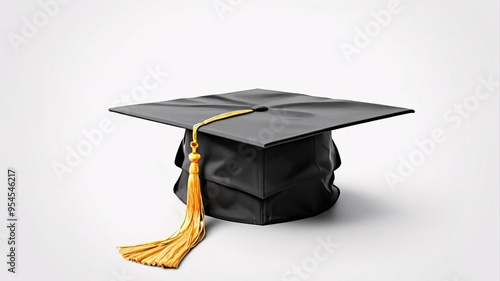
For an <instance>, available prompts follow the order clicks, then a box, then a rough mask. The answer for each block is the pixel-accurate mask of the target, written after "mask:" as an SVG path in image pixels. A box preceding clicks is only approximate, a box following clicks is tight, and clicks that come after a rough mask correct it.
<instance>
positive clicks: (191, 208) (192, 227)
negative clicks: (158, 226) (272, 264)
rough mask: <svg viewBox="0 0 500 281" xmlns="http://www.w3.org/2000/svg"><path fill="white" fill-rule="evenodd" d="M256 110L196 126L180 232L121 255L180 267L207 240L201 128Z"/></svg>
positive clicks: (122, 249) (125, 248)
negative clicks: (200, 162) (200, 176)
mask: <svg viewBox="0 0 500 281" xmlns="http://www.w3.org/2000/svg"><path fill="white" fill-rule="evenodd" d="M253 111H254V110H252V109H244V110H236V111H231V112H227V113H223V114H220V115H217V116H214V117H212V118H209V119H207V120H205V121H203V122H200V123H198V124H196V125H194V126H193V141H192V142H191V143H190V146H191V153H190V154H189V160H190V161H191V164H190V166H189V178H188V188H187V202H186V215H185V216H184V221H183V222H182V224H181V226H180V227H179V229H178V230H177V231H176V232H175V233H174V234H172V235H171V236H170V237H169V238H167V239H165V240H160V241H155V242H150V243H145V244H140V245H135V246H122V247H118V248H119V252H120V254H121V255H122V256H123V257H124V258H125V259H128V260H133V261H136V262H140V263H142V264H147V265H152V266H161V267H169V268H177V267H178V266H179V263H180V262H181V260H182V259H183V258H184V257H185V256H186V255H187V253H188V252H189V251H190V250H191V249H192V248H194V247H195V246H196V245H197V244H198V243H199V242H201V240H203V238H205V212H204V210H203V200H202V197H201V189H200V178H199V176H198V173H199V171H200V168H199V165H198V162H199V161H200V159H201V155H200V154H199V153H198V152H197V149H198V142H197V133H198V129H199V128H200V127H201V126H203V125H206V124H209V123H212V122H215V121H218V120H222V119H226V118H230V117H233V116H237V115H242V114H247V113H251V112H253Z"/></svg>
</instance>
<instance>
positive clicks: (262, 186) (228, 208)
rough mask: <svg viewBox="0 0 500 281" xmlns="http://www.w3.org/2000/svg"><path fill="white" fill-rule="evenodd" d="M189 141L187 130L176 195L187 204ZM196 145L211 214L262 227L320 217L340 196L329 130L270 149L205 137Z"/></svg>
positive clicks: (179, 156) (336, 157) (337, 159)
mask: <svg viewBox="0 0 500 281" xmlns="http://www.w3.org/2000/svg"><path fill="white" fill-rule="evenodd" d="M191 138H192V137H191V131H187V132H186V134H185V136H184V140H183V141H182V143H181V145H180V147H179V150H178V152H177V157H176V161H175V164H176V165H177V166H178V167H180V168H182V172H181V175H180V177H179V180H178V181H177V183H176V184H175V186H174V192H175V194H176V195H177V196H178V197H179V198H180V199H181V200H182V201H183V202H184V203H185V202H186V192H187V180H188V176H189V172H188V171H189V159H188V157H187V155H189V153H190V147H189V143H190V141H191ZM198 141H199V143H203V144H204V145H203V146H200V148H199V152H200V154H201V155H203V156H202V161H200V175H199V176H200V182H201V183H200V186H201V190H202V195H203V202H204V207H205V213H206V214H207V215H209V216H213V217H217V218H220V219H224V220H230V221H235V222H242V223H249V224H259V225H265V224H272V223H279V222H286V221H291V220H297V219H302V218H306V217H310V216H314V215H317V214H319V213H321V212H323V211H325V210H327V209H329V208H330V207H331V206H333V204H334V203H335V202H336V200H337V198H338V196H339V190H338V188H337V187H336V186H334V185H333V180H334V179H335V176H334V170H336V169H337V168H338V167H339V166H340V157H339V154H338V151H337V148H336V146H335V144H334V143H333V141H332V139H331V132H330V131H328V132H325V133H321V134H317V135H314V136H311V137H308V138H304V139H300V140H296V141H293V142H288V143H286V144H283V145H279V146H273V147H270V148H259V147H255V146H251V145H248V144H241V143H239V142H235V141H231V140H227V139H223V138H219V137H215V136H211V135H206V134H200V135H198ZM238 151H239V152H240V153H239V152H238ZM241 152H243V153H241ZM297 152H299V153H297ZM204 163H205V164H204ZM228 163H229V164H228ZM264 163H265V164H264Z"/></svg>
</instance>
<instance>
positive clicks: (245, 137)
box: [110, 89, 414, 268]
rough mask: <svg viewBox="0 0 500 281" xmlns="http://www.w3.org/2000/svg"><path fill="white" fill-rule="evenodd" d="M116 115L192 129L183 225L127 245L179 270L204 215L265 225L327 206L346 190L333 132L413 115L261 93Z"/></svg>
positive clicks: (184, 154)
mask: <svg viewBox="0 0 500 281" xmlns="http://www.w3.org/2000/svg"><path fill="white" fill-rule="evenodd" d="M110 111H112V112H117V113H121V114H125V115H130V116H134V117H139V118H143V119H146V120H150V121H155V122H160V123H163V124H167V125H172V126H176V127H180V128H184V129H186V133H185V135H184V138H183V140H182V141H181V143H180V146H179V149H178V152H177V156H176V159H175V164H176V165H177V166H178V167H179V168H181V169H182V170H181V175H180V177H179V179H178V181H177V182H176V183H175V185H174V192H175V194H176V195H177V196H178V197H179V198H180V199H181V200H182V201H183V202H187V214H186V217H185V219H184V222H183V223H182V225H181V227H180V229H179V230H178V231H177V232H176V233H174V235H172V236H171V237H169V238H168V239H166V240H162V241H156V242H152V243H146V244H142V245H137V246H126V247H121V248H120V252H121V254H122V255H123V256H124V257H125V258H127V259H130V260H135V261H138V262H141V263H144V264H149V265H157V266H162V267H174V268H176V267H177V266H178V264H179V263H180V260H181V259H182V258H183V257H184V256H185V255H186V254H187V252H188V251H189V250H190V249H191V248H192V247H194V246H195V245H196V244H197V243H198V242H199V241H201V240H202V239H203V237H204V234H205V227H204V214H205V213H206V214H207V215H210V216H213V217H217V218H220V219H225V220H230V221H235V222H242V223H249V224H258V225H265V224H272V223H279V222H286V221H291V220H297V219H302V218H306V217H310V216H314V215H317V214H319V213H321V212H323V211H325V210H327V209H329V208H330V207H331V206H332V205H333V204H334V203H335V201H336V200H337V198H338V196H339V190H338V188H337V187H336V186H335V185H334V184H333V181H334V178H335V177H334V171H335V170H336V169H337V168H338V167H339V166H340V157H339V153H338V151H337V148H336V146H335V144H334V142H333V140H332V139H331V130H334V129H339V128H343V127H347V126H352V125H356V124H361V123H365V122H370V121H374V120H378V119H383V118H388V117H393V116H397V115H402V114H406V113H413V112H414V111H413V110H412V109H406V108H401V107H394V106H387V105H380V104H373V103H364V102H356V101H349V100H336V99H329V98H322V97H314V96H308V95H303V94H295V93H286V92H280V91H270V90H262V89H255V90H247V91H240V92H233V93H226V94H219V95H208V96H202V97H196V98H186V99H176V100H171V101H164V102H156V103H146V104H138V105H130V106H122V107H116V108H111V109H110ZM200 157H201V158H200Z"/></svg>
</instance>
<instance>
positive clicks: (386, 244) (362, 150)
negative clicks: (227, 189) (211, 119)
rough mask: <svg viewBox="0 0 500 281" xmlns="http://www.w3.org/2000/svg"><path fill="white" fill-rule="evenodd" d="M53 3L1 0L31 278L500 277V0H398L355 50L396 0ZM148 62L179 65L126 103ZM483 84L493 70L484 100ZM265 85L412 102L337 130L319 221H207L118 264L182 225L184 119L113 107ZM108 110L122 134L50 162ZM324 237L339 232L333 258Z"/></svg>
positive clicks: (440, 280) (4, 142) (0, 114)
mask: <svg viewBox="0 0 500 281" xmlns="http://www.w3.org/2000/svg"><path fill="white" fill-rule="evenodd" d="M47 2H49V0H41V1H40V2H37V1H2V3H1V4H0V21H1V25H0V35H1V37H0V38H2V39H1V40H0V62H1V64H0V95H1V99H0V136H1V138H0V173H1V175H2V176H1V177H0V182H1V183H0V186H3V187H4V188H3V190H2V191H0V207H1V209H2V212H1V214H2V216H0V217H1V218H5V219H2V221H5V224H6V223H7V222H6V217H7V212H6V209H7V198H6V197H7V176H6V173H7V168H9V167H14V168H15V169H16V170H17V174H18V175H17V176H18V187H17V199H18V218H19V221H18V234H17V239H18V241H17V242H18V252H17V256H18V263H17V266H16V271H17V273H16V274H12V273H9V272H7V264H5V263H4V262H2V263H1V264H2V265H0V279H1V280H39V279H41V280H104V281H111V280H127V281H131V280H135V281H139V280H194V279H195V278H198V279H200V278H203V280H384V281H388V280H398V281H400V280H405V281H412V280H426V281H427V280H430V281H432V280H437V281H463V280H481V281H490V280H499V268H498V267H499V265H498V264H499V253H498V248H499V213H498V210H499V192H498V190H499V105H498V104H499V99H498V80H499V79H498V75H499V70H498V68H499V56H498V50H499V4H498V2H497V1H464V0H462V1H430V0H429V1H415V0H414V1H409V0H401V1H400V3H399V9H401V11H400V12H399V13H395V14H392V18H391V20H390V22H388V24H387V25H386V26H385V27H382V28H381V30H380V31H378V30H376V29H374V31H373V32H374V33H372V35H373V36H371V37H370V42H369V43H368V44H366V46H362V48H359V49H358V51H359V52H358V53H355V54H352V55H351V56H349V57H346V56H345V55H344V53H343V52H342V49H341V47H340V46H341V44H342V43H343V42H345V43H346V44H350V45H353V46H354V47H356V45H354V44H355V41H354V40H355V36H356V35H357V31H356V27H358V28H360V29H364V28H365V27H367V26H370V22H373V21H374V17H373V15H372V13H374V12H379V11H381V10H383V9H385V10H387V7H388V4H389V1H386V0H377V1H347V0H345V1H319V0H314V1H306V0H295V1H250V0H246V1H245V0H242V1H236V0H232V1H229V0H221V1H152V0H151V1H138V0H137V1H80V0H73V1H70V2H68V3H65V4H57V9H55V8H54V7H55V6H53V7H52V9H53V10H52V11H53V13H52V15H50V16H45V18H44V15H43V13H46V12H44V10H43V8H42V6H41V5H40V4H39V3H42V4H43V3H47ZM224 4H225V5H226V8H227V7H230V9H228V10H217V8H216V7H219V8H223V5H224ZM54 11H55V12H54ZM45 15H46V14H45ZM24 18H25V19H26V20H24ZM44 19H47V21H46V22H43V20H44ZM26 21H28V22H31V23H36V24H37V25H38V27H37V26H35V28H36V30H33V29H32V30H28V31H27V30H26V29H27V27H26V25H28V23H26ZM376 26H377V25H376ZM376 26H375V28H376ZM378 26H380V25H378ZM372 27H373V23H372ZM23 29H25V30H24V32H25V33H24V34H23ZM16 36H17V37H16ZM21 37H22V38H24V39H23V40H21V41H19V40H20V39H19V38H21ZM28 37H29V38H28ZM12 38H17V40H18V41H15V40H14V41H13V39H12ZM16 42H17V43H16ZM347 58H349V59H351V61H350V62H348V59H347ZM148 67H149V68H152V69H154V68H156V67H158V68H159V69H160V70H161V71H162V72H168V73H169V75H168V77H160V79H159V83H157V84H156V86H155V87H154V89H151V90H149V91H147V93H146V94H145V95H144V96H141V97H140V98H137V99H135V100H134V99H130V97H131V92H132V91H133V89H135V87H137V86H141V85H142V81H143V79H144V78H145V77H146V76H147V75H148V71H147V68H148ZM481 79H485V80H489V81H494V82H496V83H497V84H496V86H494V87H493V88H491V87H490V90H491V91H490V93H489V96H488V97H487V98H484V99H482V100H478V99H477V98H474V93H475V90H476V89H477V88H478V87H479V88H480V90H481V91H482V92H481V93H483V94H485V93H488V90H487V88H485V87H484V86H481V85H482V84H481V82H480V81H481ZM481 87H482V88H481ZM251 88H264V89H274V90H283V91H291V92H299V93H305V94H310V95H316V96H326V97H331V98H343V99H352V100H359V101H367V102H375V103H381V104H389V105H397V106H402V107H409V108H413V109H415V110H416V114H411V115H405V116H401V117H397V118H393V119H387V120H382V121H378V122H374V123H369V124H364V125H360V126H355V127H350V128H345V129H342V130H338V131H335V132H333V137H334V139H335V141H336V143H337V145H338V148H339V150H340V153H341V157H342V160H343V163H342V166H341V168H340V169H339V170H338V171H337V172H336V185H338V186H339V187H340V189H341V196H340V199H339V201H338V202H337V204H336V205H335V206H334V207H333V208H332V209H330V210H328V211H327V212H326V213H324V214H322V215H320V216H317V217H314V218H310V219H305V220H301V221H296V222H291V223H284V224H278V225H271V226H265V227H261V226H254V225H244V224H237V223H231V222H226V221H222V220H217V219H213V218H208V219H207V223H208V235H207V237H206V239H205V240H204V241H203V242H202V243H201V244H200V245H199V246H198V247H197V248H196V249H194V250H193V251H192V252H191V253H190V254H189V255H188V256H187V257H186V258H185V259H184V260H183V262H182V263H181V266H180V268H179V269H177V270H171V269H161V268H154V267H149V266H143V265H140V264H136V263H132V262H128V261H125V260H124V259H122V258H121V256H120V255H119V254H118V253H117V250H116V248H115V246H117V245H123V244H134V243H140V242H148V241H151V240H156V239H162V238H164V237H166V236H168V235H170V234H171V233H172V231H174V230H175V229H176V228H177V226H178V225H179V223H180V222H181V220H182V217H183V205H182V204H181V203H180V202H179V201H178V199H177V198H176V197H175V196H174V194H173V193H172V187H173V184H174V183H175V181H176V179H177V177H178V174H179V172H180V171H179V170H178V168H176V167H175V166H174V164H173V158H174V155H175V152H176V150H177V146H178V143H179V141H180V140H181V138H182V135H183V130H181V129H177V128H172V127H169V126H164V125H160V124H155V123H152V122H147V121H144V120H139V119H135V118H127V117H121V116H118V115H116V114H112V113H110V112H108V111H107V109H108V108H109V107H112V106H113V105H115V104H116V103H115V101H116V100H118V105H125V104H129V103H141V102H150V101H162V100H169V99H174V98H179V97H194V96H199V95H205V94H214V93H223V92H230V91H237V90H244V89H251ZM136 97H138V96H137V94H136ZM121 99H124V101H120V100H121ZM126 99H129V100H128V101H127V100H126ZM474 101H476V102H477V103H474ZM464 102H466V103H468V104H467V106H468V108H469V109H470V110H466V111H465V112H464V113H463V115H459V114H458V113H456V112H455V111H454V110H455V109H456V108H454V106H456V105H457V106H458V105H462V104H463V103H464ZM457 108H458V107H457ZM449 110H451V112H450V111H449ZM447 114H449V115H448V117H449V118H452V117H453V118H454V119H445V118H444V117H443V115H447ZM106 120H108V121H106ZM101 122H111V126H112V131H111V132H106V133H103V138H102V140H100V141H99V142H96V144H95V145H93V146H92V151H90V152H89V153H88V155H86V156H84V157H82V159H81V160H80V161H79V163H77V164H75V163H72V164H73V166H74V167H69V166H68V169H71V171H70V172H66V173H64V174H63V175H62V176H61V180H59V179H58V176H57V173H56V172H55V171H54V165H57V164H61V165H69V164H68V161H67V160H66V158H67V157H68V155H69V154H68V153H69V152H68V151H69V150H75V149H77V147H78V146H79V145H80V146H81V145H82V143H85V142H86V137H85V136H84V133H83V132H84V131H93V130H97V129H98V128H99V124H100V123H101ZM459 122H460V123H459ZM436 129H437V130H442V132H444V137H443V138H445V140H444V141H443V142H441V143H438V144H436V146H435V148H434V149H433V150H432V151H430V152H429V153H428V155H425V158H424V159H419V158H418V157H417V156H419V155H420V156H422V155H424V154H422V153H423V152H421V149H419V147H418V146H417V144H416V142H418V141H423V140H429V138H431V136H432V134H433V131H435V130H436ZM412 155H413V157H415V159H416V160H419V161H420V162H419V161H417V162H416V164H418V165H413V167H414V170H413V172H412V173H411V174H410V173H408V174H404V175H403V176H402V177H401V179H403V180H404V182H398V183H396V184H395V186H393V187H392V188H391V186H390V184H389V183H388V181H387V180H386V175H387V174H388V173H393V174H395V175H399V176H401V174H400V173H399V172H398V166H400V165H402V164H401V163H403V162H402V161H403V160H401V159H407V160H408V159H410V158H411V157H412ZM415 159H414V160H415ZM414 162H415V161H414ZM2 225H4V223H0V243H1V244H0V249H1V253H2V254H1V255H2V256H3V257H5V255H6V254H7V252H6V250H7V249H6V244H7V242H6V238H7V235H8V233H7V229H6V227H5V226H2ZM318 239H323V240H328V239H330V240H331V241H333V242H334V243H336V244H337V245H338V247H337V248H336V249H335V251H333V252H332V253H331V254H329V255H328V256H327V258H326V259H325V260H323V261H318V260H317V258H315V256H314V251H315V249H316V248H317V247H319V246H320V243H319V242H318ZM0 260H2V261H4V260H6V257H5V259H4V258H0ZM294 266H296V267H300V270H301V272H302V276H301V275H294V274H293V272H292V273H291V270H292V269H293V268H294ZM289 270H290V272H287V271H289ZM295 272H297V271H295Z"/></svg>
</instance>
